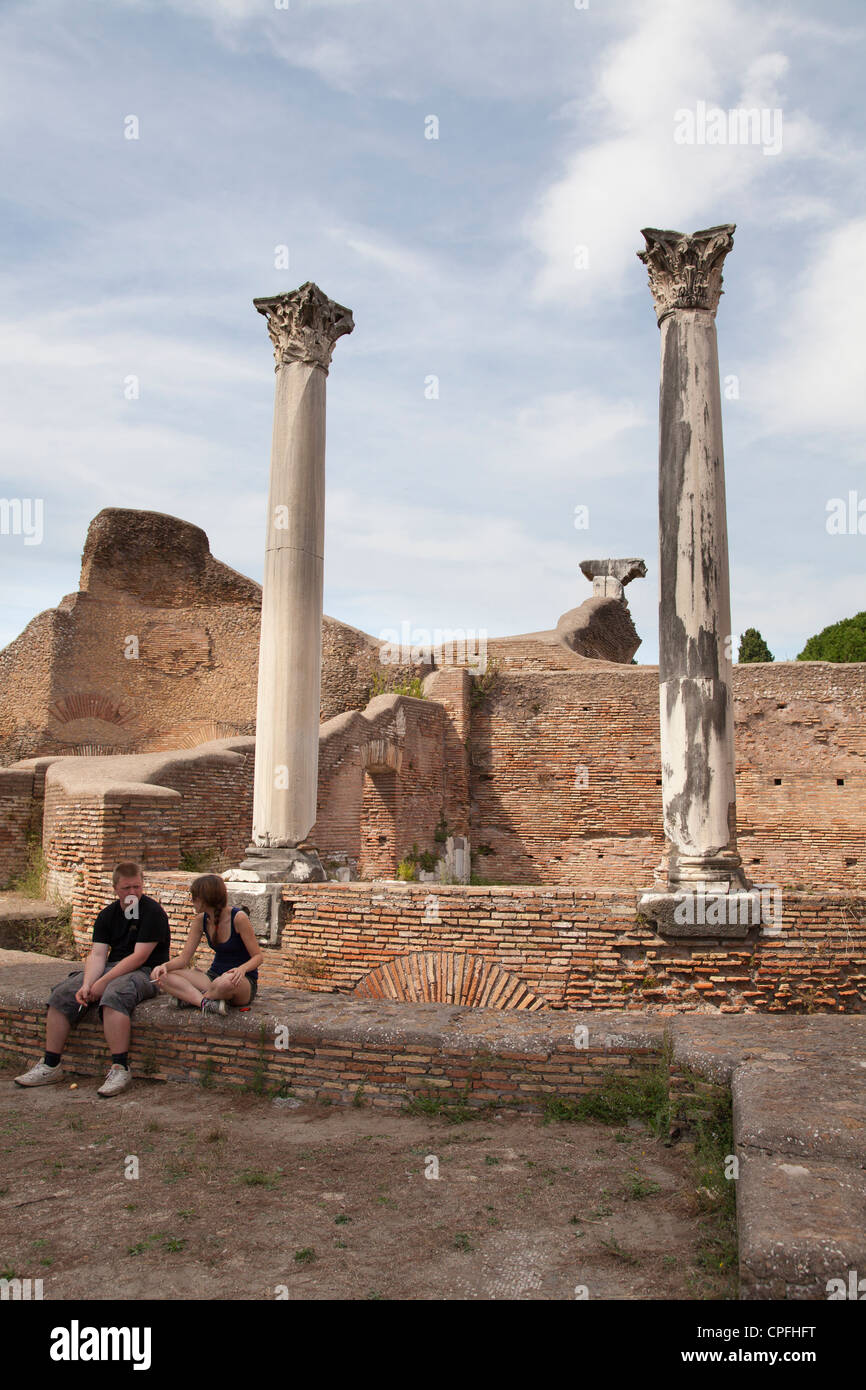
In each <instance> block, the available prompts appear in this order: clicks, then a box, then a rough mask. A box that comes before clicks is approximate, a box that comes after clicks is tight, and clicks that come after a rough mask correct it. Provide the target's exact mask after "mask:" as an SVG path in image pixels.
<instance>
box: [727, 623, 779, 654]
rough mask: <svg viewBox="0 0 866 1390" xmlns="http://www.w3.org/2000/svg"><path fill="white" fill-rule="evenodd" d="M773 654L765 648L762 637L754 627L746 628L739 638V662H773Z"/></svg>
mask: <svg viewBox="0 0 866 1390" xmlns="http://www.w3.org/2000/svg"><path fill="white" fill-rule="evenodd" d="M775 659H776V658H775V657H774V656H773V653H772V652H771V651H770V648H769V647H768V646H767V644H766V642H765V641H764V639H763V637H762V636H761V634H760V632H759V631H758V629H757V628H756V627H747V628H746V630H745V632H744V633H743V635H742V637H741V638H740V650H739V653H738V655H737V660H738V661H739V662H744V661H775Z"/></svg>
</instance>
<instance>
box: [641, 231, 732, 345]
mask: <svg viewBox="0 0 866 1390" xmlns="http://www.w3.org/2000/svg"><path fill="white" fill-rule="evenodd" d="M735 231H736V225H735V224H734V223H733V222H726V223H724V224H723V225H722V226H719V227H707V228H706V230H705V231H702V232H692V233H691V235H686V234H685V233H683V232H662V231H658V230H657V229H656V228H655V227H644V228H643V230H642V231H641V236H642V237H643V238H644V240H645V241H646V250H645V251H638V252H637V256H638V259H639V260H641V261H643V263H644V265H645V266H646V267H647V270H648V271H649V285H650V289H651V290H652V296H653V300H654V301H655V310H656V318H657V319H658V322H659V323H661V322H662V319H664V318H666V317H667V316H668V314H672V313H673V311H674V310H675V309H705V310H706V311H707V312H709V313H711V314H715V312H716V309H717V308H718V304H719V296H720V295H721V293H722V264H723V262H724V259H725V256H726V255H727V254H728V252H729V251H730V249H731V247H732V246H733V244H734V232H735Z"/></svg>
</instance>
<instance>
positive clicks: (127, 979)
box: [48, 966, 159, 1025]
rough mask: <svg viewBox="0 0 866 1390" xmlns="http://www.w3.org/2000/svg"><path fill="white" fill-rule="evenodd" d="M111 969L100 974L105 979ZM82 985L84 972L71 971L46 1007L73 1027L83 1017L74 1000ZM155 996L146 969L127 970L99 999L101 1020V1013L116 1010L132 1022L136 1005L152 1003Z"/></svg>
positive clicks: (155, 989) (110, 984) (112, 982)
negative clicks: (68, 1021) (148, 1001)
mask: <svg viewBox="0 0 866 1390" xmlns="http://www.w3.org/2000/svg"><path fill="white" fill-rule="evenodd" d="M113 969H114V967H113V966H106V968H105V970H103V972H102V974H103V975H106V974H107V973H108V971H109V970H113ZM83 983H84V971H83V970H73V972H72V974H71V975H69V976H67V978H66V979H65V980H62V981H61V983H60V984H59V985H56V986H55V988H54V989H53V990H52V991H51V998H50V999H49V1000H48V1004H49V1007H50V1008H52V1009H58V1010H59V1011H60V1013H62V1014H65V1015H66V1017H67V1018H68V1019H70V1020H71V1022H72V1023H73V1025H74V1024H76V1023H78V1022H80V1020H81V1019H82V1018H83V1017H84V1013H83V1012H82V1010H81V1005H80V1004H79V1003H78V1000H77V999H76V998H75V993H76V990H79V989H80V988H81V986H82V985H83ZM158 993H159V990H158V989H157V987H156V985H155V984H154V983H153V980H152V979H151V978H150V970H149V969H142V970H130V971H129V973H128V974H127V975H117V976H115V978H114V979H113V980H110V981H109V983H108V984H107V985H106V986H105V989H104V990H103V991H102V994H101V996H100V998H99V1014H100V1017H102V1010H103V1009H116V1010H117V1012H118V1013H120V1014H127V1015H128V1016H129V1017H130V1018H131V1017H132V1011H133V1009H134V1008H135V1006H136V1004H141V1003H143V1002H144V1000H145V999H153V998H154V996H155V995H157V994H158ZM93 1007H94V1005H93V1004H89V1005H88V1006H87V1010H86V1012H89V1011H90V1009H92V1008H93Z"/></svg>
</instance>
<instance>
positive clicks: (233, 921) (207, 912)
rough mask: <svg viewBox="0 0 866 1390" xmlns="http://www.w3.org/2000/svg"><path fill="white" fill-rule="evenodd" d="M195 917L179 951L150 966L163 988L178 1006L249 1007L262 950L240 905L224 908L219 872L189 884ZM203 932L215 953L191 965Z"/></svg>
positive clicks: (206, 1009)
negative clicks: (202, 966) (202, 965)
mask: <svg viewBox="0 0 866 1390" xmlns="http://www.w3.org/2000/svg"><path fill="white" fill-rule="evenodd" d="M189 891H190V897H191V898H192V905H193V910H194V912H195V914H196V915H195V917H193V919H192V922H191V923H190V928H189V936H188V937H187V939H186V944H185V946H184V948H183V950H182V951H181V953H180V955H179V956H174V957H173V959H172V960H169V961H168V962H167V963H166V964H165V965H157V966H156V967H155V969H154V970H152V971H151V979H152V980H153V981H154V982H155V983H156V984H157V985H158V986H159V989H160V990H161V992H162V993H163V994H173V995H174V997H175V998H176V999H177V1002H178V1007H179V1008H182V1007H183V1006H184V1005H187V1006H189V1007H190V1008H200V1009H201V1011H202V1013H206V1014H211V1013H213V1014H224V1013H226V1012H227V1006H228V1005H229V1004H233V1005H234V1006H235V1007H236V1008H244V1007H248V1006H249V1005H250V1004H251V1003H252V1002H253V1000H254V999H255V997H256V990H257V988H258V978H259V971H258V967H259V966H260V965H261V963H262V959H263V957H262V953H261V951H260V949H259V943H258V941H257V940H256V936H255V932H254V931H253V925H252V922H251V921H250V919H249V917H248V916H247V914H246V912H245V911H244V909H243V908H242V907H233V908H231V909H229V906H228V893H227V891H226V886H225V884H224V882H223V880H222V879H221V878H220V876H219V874H203V875H202V877H201V878H197V879H195V880H194V882H193V883H191V884H190V890H189ZM202 932H204V934H205V937H206V938H207V944H208V945H209V946H210V947H211V949H212V951H213V953H214V955H213V960H212V961H211V964H210V968H209V969H208V971H207V973H205V971H203V970H196V969H195V967H194V966H193V964H192V959H193V956H194V955H195V953H196V950H197V949H198V945H199V942H200V941H201V937H202Z"/></svg>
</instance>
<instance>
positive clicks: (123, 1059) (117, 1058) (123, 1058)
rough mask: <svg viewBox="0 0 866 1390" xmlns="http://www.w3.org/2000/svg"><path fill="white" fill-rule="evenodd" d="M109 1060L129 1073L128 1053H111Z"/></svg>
mask: <svg viewBox="0 0 866 1390" xmlns="http://www.w3.org/2000/svg"><path fill="white" fill-rule="evenodd" d="M111 1060H112V1062H116V1063H117V1065H118V1066H119V1067H126V1070H127V1071H129V1053H128V1052H112V1054H111Z"/></svg>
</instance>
